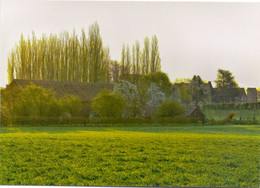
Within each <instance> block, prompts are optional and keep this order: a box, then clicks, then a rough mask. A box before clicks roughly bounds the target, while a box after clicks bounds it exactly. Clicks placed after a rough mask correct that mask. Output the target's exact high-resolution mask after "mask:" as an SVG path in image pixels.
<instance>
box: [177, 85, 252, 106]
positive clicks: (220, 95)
mask: <svg viewBox="0 0 260 188" xmlns="http://www.w3.org/2000/svg"><path fill="white" fill-rule="evenodd" d="M181 87H182V88H185V89H186V90H187V91H188V90H189V87H190V83H176V84H174V85H173V95H174V97H175V98H176V99H177V100H178V99H179V102H180V92H179V89H180V88H181ZM204 88H205V91H206V94H207V95H206V96H207V97H208V98H207V99H206V100H205V101H206V102H208V103H211V102H213V103H230V102H231V103H246V102H257V91H256V88H248V89H247V94H246V92H245V89H244V88H225V89H218V88H213V87H212V85H211V82H208V83H204Z"/></svg>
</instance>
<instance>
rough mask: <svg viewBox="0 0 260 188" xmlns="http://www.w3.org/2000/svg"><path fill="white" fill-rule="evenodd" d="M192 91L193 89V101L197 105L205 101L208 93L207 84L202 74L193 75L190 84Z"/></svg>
mask: <svg viewBox="0 0 260 188" xmlns="http://www.w3.org/2000/svg"><path fill="white" fill-rule="evenodd" d="M190 91H191V97H192V101H193V102H194V103H195V105H198V104H199V103H203V102H204V100H205V98H206V95H207V94H206V88H205V84H204V83H203V81H202V79H201V78H200V76H196V75H194V76H193V78H192V80H191V84H190Z"/></svg>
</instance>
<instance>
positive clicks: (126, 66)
mask: <svg viewBox="0 0 260 188" xmlns="http://www.w3.org/2000/svg"><path fill="white" fill-rule="evenodd" d="M121 65H122V67H121V73H122V75H129V74H133V75H145V74H149V73H154V72H159V71H161V58H160V53H159V45H158V39H157V37H156V36H155V35H154V36H153V37H152V41H151V43H150V41H149V38H148V37H145V39H144V48H143V50H141V49H140V43H139V41H136V42H135V44H134V45H133V46H132V53H131V52H130V47H129V45H125V44H123V47H122V51H121Z"/></svg>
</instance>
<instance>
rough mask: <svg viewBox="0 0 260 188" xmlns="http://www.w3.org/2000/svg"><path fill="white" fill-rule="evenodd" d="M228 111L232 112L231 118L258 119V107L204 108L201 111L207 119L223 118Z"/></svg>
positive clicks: (259, 119)
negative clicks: (233, 114)
mask: <svg viewBox="0 0 260 188" xmlns="http://www.w3.org/2000/svg"><path fill="white" fill-rule="evenodd" d="M230 112H234V113H235V116H234V117H233V119H236V120H240V117H241V119H242V120H253V118H254V117H255V120H257V121H260V109H255V110H254V109H215V110H211V109H206V110H203V113H204V114H205V116H206V117H207V118H208V119H215V120H223V119H224V118H226V117H227V116H228V114H229V113H230Z"/></svg>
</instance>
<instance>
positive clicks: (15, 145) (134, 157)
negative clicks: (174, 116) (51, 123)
mask: <svg viewBox="0 0 260 188" xmlns="http://www.w3.org/2000/svg"><path fill="white" fill-rule="evenodd" d="M0 130H1V134H0V136H1V137H0V141H1V142H0V143H1V152H0V169H1V172H0V184H2V185H91V186H204V187H209V186H210V187H224V186H228V187H259V182H260V179H259V162H260V159H259V151H260V150H259V148H260V147H259V146H260V142H259V138H260V137H259V133H260V126H259V125H221V126H220V125H219V126H218V125H216V126H172V127H167V126H164V127H159V126H158V127H156V126H153V127H148V126H146V127H21V128H1V129H0Z"/></svg>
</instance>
